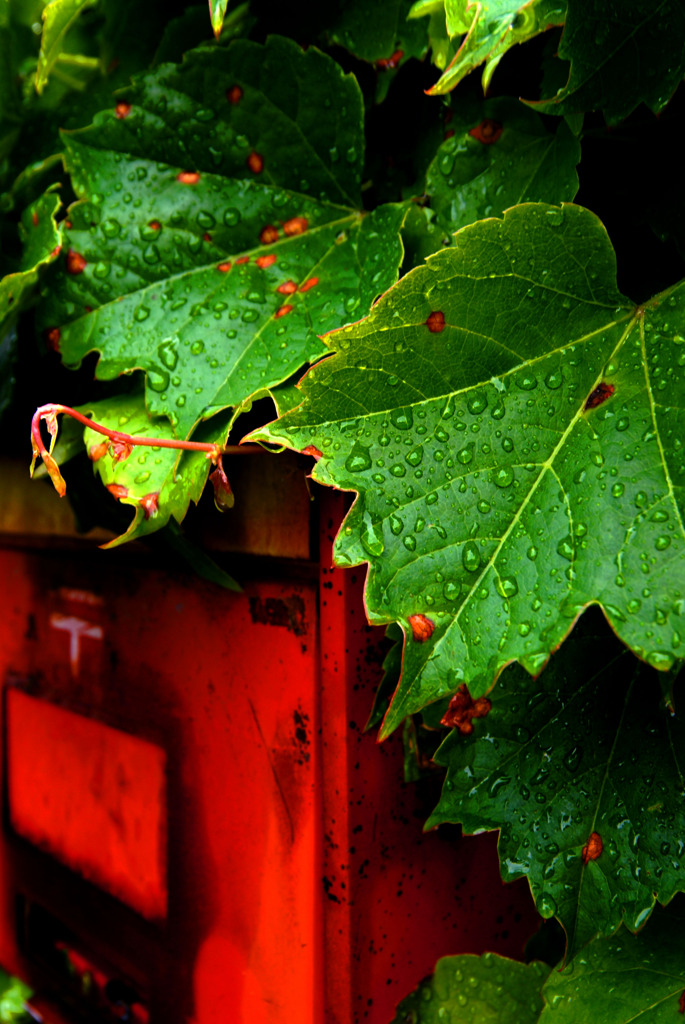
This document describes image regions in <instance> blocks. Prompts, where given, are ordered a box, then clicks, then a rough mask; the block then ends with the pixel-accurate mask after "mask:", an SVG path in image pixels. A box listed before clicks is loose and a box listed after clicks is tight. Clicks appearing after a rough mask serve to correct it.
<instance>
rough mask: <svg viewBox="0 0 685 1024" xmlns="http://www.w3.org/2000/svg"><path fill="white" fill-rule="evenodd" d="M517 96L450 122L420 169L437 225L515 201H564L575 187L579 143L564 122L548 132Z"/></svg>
mask: <svg viewBox="0 0 685 1024" xmlns="http://www.w3.org/2000/svg"><path fill="white" fill-rule="evenodd" d="M531 114H532V111H530V110H529V109H528V108H526V107H524V106H523V104H521V103H519V102H517V101H516V100H512V99H508V98H502V99H496V100H488V101H486V102H485V103H483V104H482V106H481V110H480V115H479V116H478V117H474V118H471V119H469V121H468V122H467V123H466V124H459V123H457V124H454V122H451V123H450V127H452V125H453V124H454V135H453V136H452V137H451V138H449V139H446V140H445V142H443V143H442V145H441V146H440V148H439V149H438V152H437V153H436V155H435V158H434V160H433V161H432V163H431V165H430V167H429V168H428V173H427V176H426V192H427V194H428V195H429V196H430V205H431V210H433V212H434V213H435V218H436V221H437V223H438V224H439V225H440V227H441V228H442V230H443V231H447V232H454V231H457V230H458V229H459V228H463V227H465V226H466V225H467V224H472V223H474V222H475V221H477V220H481V219H482V218H484V217H492V216H501V215H502V214H503V213H504V211H505V210H506V209H508V208H509V207H510V206H515V205H516V204H517V203H528V202H544V203H561V202H570V201H571V200H572V199H574V198H575V195H576V192H577V191H578V175H577V173H576V164H577V163H578V162H579V160H580V144H579V142H578V140H577V139H576V138H575V136H574V135H573V133H572V132H571V130H570V129H569V127H568V125H567V124H566V123H565V122H564V121H562V122H560V123H559V125H558V127H557V130H556V132H549V131H547V129H546V128H545V127H544V125H543V123H542V119H541V118H539V117H536V116H535V115H533V116H531Z"/></svg>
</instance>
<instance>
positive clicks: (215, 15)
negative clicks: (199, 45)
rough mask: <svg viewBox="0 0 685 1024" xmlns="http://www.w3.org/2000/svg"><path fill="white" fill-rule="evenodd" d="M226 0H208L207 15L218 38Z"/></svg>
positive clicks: (226, 5) (222, 22)
mask: <svg viewBox="0 0 685 1024" xmlns="http://www.w3.org/2000/svg"><path fill="white" fill-rule="evenodd" d="M227 7H228V0H209V16H210V18H211V21H212V31H213V32H214V35H215V36H216V38H217V39H218V38H219V36H220V35H221V29H222V28H223V24H224V17H225V15H226V8H227Z"/></svg>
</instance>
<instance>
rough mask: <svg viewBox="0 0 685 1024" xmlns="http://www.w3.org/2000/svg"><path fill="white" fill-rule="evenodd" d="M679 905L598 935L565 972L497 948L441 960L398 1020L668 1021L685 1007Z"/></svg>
mask: <svg viewBox="0 0 685 1024" xmlns="http://www.w3.org/2000/svg"><path fill="white" fill-rule="evenodd" d="M684 925H685V918H684V917H683V910H682V904H681V905H680V906H679V907H678V908H676V907H675V906H672V907H669V908H668V910H665V911H664V910H662V911H659V912H658V913H656V914H655V915H654V918H653V919H652V920H651V921H650V923H649V925H648V927H647V928H646V929H645V930H644V931H642V932H640V933H639V934H638V935H628V934H626V933H625V932H624V931H620V932H618V933H617V934H616V935H613V936H612V937H611V938H605V939H598V940H597V941H596V942H593V943H592V945H591V946H589V947H588V948H587V949H586V950H584V952H583V953H582V954H581V955H580V956H578V957H576V959H575V960H574V962H573V964H572V965H571V966H570V967H569V968H567V969H566V970H564V971H550V970H549V968H548V967H547V966H546V965H545V964H541V963H531V964H522V963H518V962H517V961H516V960H508V959H506V958H505V957H500V956H497V955H495V954H493V953H484V954H483V956H481V957H475V956H471V955H468V954H466V955H462V956H449V957H443V958H442V959H441V960H438V963H437V965H436V969H435V974H434V975H433V976H432V977H431V978H427V979H426V980H425V981H423V982H421V984H420V986H419V987H418V988H417V989H416V991H415V992H413V993H412V994H411V995H410V996H408V997H407V998H406V999H404V1000H403V1001H402V1002H401V1003H400V1005H399V1006H398V1007H397V1014H396V1016H395V1018H394V1020H393V1024H434V1022H435V1024H443V1022H444V1021H449V1022H450V1024H588V1022H590V1021H591V1022H592V1024H667V1022H669V1021H671V1022H676V1021H678V1020H679V1019H680V1017H679V1014H681V1013H683V1008H684V1007H685V958H684V957H683V926H684ZM543 1000H544V1004H543Z"/></svg>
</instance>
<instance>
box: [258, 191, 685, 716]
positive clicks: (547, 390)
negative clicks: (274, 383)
mask: <svg viewBox="0 0 685 1024" xmlns="http://www.w3.org/2000/svg"><path fill="white" fill-rule="evenodd" d="M683 303H685V295H684V294H683V288H682V286H679V287H677V288H675V289H673V290H672V291H671V292H669V293H666V294H663V295H661V296H658V297H657V298H656V299H654V300H653V301H652V302H651V303H649V304H648V305H647V306H645V307H640V308H637V309H636V308H635V307H634V306H633V305H632V304H631V303H629V302H628V301H627V300H626V299H624V298H623V297H622V296H621V295H620V294H619V293H618V291H617V290H616V285H615V257H614V253H613V250H612V248H611V245H610V243H609V241H608V238H607V236H606V233H605V231H604V228H603V226H602V225H601V223H600V222H599V221H598V220H597V219H596V218H595V217H594V216H593V215H592V214H591V213H589V212H588V211H586V210H583V209H582V208H580V207H574V206H566V207H565V208H563V209H560V208H554V207H546V206H544V205H542V204H539V205H538V204H528V205H524V206H520V207H515V208H513V209H512V210H510V211H508V212H507V214H506V215H505V217H504V219H503V220H494V219H493V220H486V221H481V222H479V223H477V224H474V225H472V226H470V227H467V228H464V229H463V230H462V231H461V232H460V233H459V234H458V235H457V236H456V242H455V246H454V248H450V249H447V250H443V251H442V252H440V253H437V254H436V255H434V256H432V257H430V259H429V260H428V262H427V265H426V266H425V267H420V268H417V269H416V270H413V271H412V272H411V273H410V274H408V275H407V276H406V277H404V278H403V279H402V281H401V282H400V283H399V284H398V285H397V286H396V287H395V288H393V289H391V290H390V291H389V292H388V293H387V294H386V295H385V296H383V298H382V299H381V300H380V302H379V303H378V304H377V305H376V306H375V307H374V309H373V311H372V313H371V315H370V316H369V317H368V318H367V319H366V320H363V321H361V322H360V323H359V324H357V325H355V326H353V327H347V328H344V329H343V330H341V331H340V332H337V333H335V334H333V335H331V337H330V339H329V341H330V344H331V347H332V348H334V349H335V351H336V355H335V356H334V358H332V359H328V360H324V361H323V362H322V363H320V364H319V365H318V366H316V367H314V368H313V369H312V370H311V371H310V372H309V374H308V375H307V377H306V378H305V380H304V382H303V383H302V385H301V387H302V389H303V399H304V401H303V404H302V405H301V406H300V407H299V408H297V409H295V410H293V411H292V412H290V413H289V414H288V415H286V416H285V417H283V419H282V420H281V421H279V422H277V423H274V424H272V425H270V426H269V427H268V428H265V429H264V430H262V431H260V432H258V434H257V436H259V437H261V438H263V439H265V440H270V441H272V442H277V443H283V444H287V445H288V446H290V447H293V448H296V449H299V450H302V449H304V448H306V447H307V446H309V445H314V446H315V447H316V448H317V449H318V450H319V451H321V452H322V455H323V457H322V458H321V459H320V460H319V461H318V463H317V466H316V469H315V471H314V477H315V479H317V480H319V481H321V482H322V483H324V484H332V485H335V486H337V487H340V488H342V489H345V490H356V491H358V492H359V497H358V498H357V500H356V502H355V504H354V506H353V508H352V510H351V512H350V513H349V515H348V517H347V519H346V521H345V523H344V525H343V528H342V529H341V531H340V533H339V535H338V538H337V542H336V558H337V560H338V562H339V564H341V565H357V564H361V563H362V562H365V561H366V562H369V563H370V566H371V569H370V572H369V576H368V579H367V585H366V604H367V611H368V614H369V617H370V618H371V620H372V621H373V622H378V623H381V622H389V621H391V620H393V619H395V620H398V621H400V622H402V625H403V628H404V631H405V635H406V636H407V638H408V639H407V641H406V643H405V651H404V661H403V675H402V680H401V682H400V686H399V689H398V692H397V694H396V696H395V699H394V701H393V703H392V705H391V707H390V710H389V712H388V715H387V716H386V720H385V723H384V728H383V734H387V733H388V732H389V731H390V730H391V729H392V728H394V727H396V726H397V725H398V724H399V722H400V721H401V720H402V719H403V718H404V717H405V715H407V714H409V713H412V712H414V711H416V710H419V709H420V708H422V707H423V706H425V705H426V704H429V703H431V702H432V701H435V700H437V699H439V698H440V697H442V696H444V695H446V694H447V693H450V692H453V691H454V690H455V689H456V688H457V687H458V686H459V684H460V683H462V682H464V681H466V682H467V683H468V685H469V688H470V690H471V693H472V695H473V696H474V697H477V696H479V695H481V694H483V693H485V692H486V691H487V690H488V689H489V688H490V687H491V686H492V684H493V682H494V680H495V679H496V678H497V676H498V675H499V673H500V672H501V670H502V669H503V668H504V667H505V665H507V664H508V663H509V662H510V661H514V660H517V661H520V662H521V663H522V664H523V665H524V667H525V668H527V670H528V671H529V672H531V673H533V674H537V673H539V672H540V671H541V670H542V668H543V667H544V665H545V663H546V661H547V659H548V657H549V654H550V652H551V651H552V650H554V649H555V648H556V647H557V646H558V644H559V643H560V642H561V641H562V639H563V638H564V637H565V635H566V634H567V633H568V631H569V630H570V628H571V626H572V623H573V621H574V620H575V618H576V617H577V616H578V614H579V612H580V611H581V610H582V609H583V608H584V607H585V606H586V605H588V604H591V603H599V604H601V605H602V607H603V609H604V612H605V614H606V616H607V618H608V619H609V621H610V623H611V624H612V626H613V628H614V630H615V631H616V632H617V634H618V635H619V636H620V637H621V639H622V640H623V641H624V642H625V643H627V644H628V645H629V646H630V647H631V648H632V649H633V651H634V652H635V653H637V654H638V655H639V656H640V657H643V658H646V659H647V660H649V661H650V662H651V663H652V664H653V665H654V666H655V667H657V668H660V669H667V668H669V667H670V666H671V664H672V663H673V660H674V658H675V657H676V656H678V655H679V653H680V650H681V644H682V637H683V633H682V611H683V610H684V607H685V606H684V605H683V598H684V596H685V586H684V585H683V577H684V573H685V565H684V563H685V557H684V556H685V546H684V540H683V527H682V502H683V482H684V480H685V468H684V467H683V447H682V432H683V431H682V412H681V411H680V408H679V396H680V395H681V394H682V374H683V370H682V366H683V364H684V363H685V358H684V356H683V352H684V350H683V338H684V337H685V319H684V313H683V309H684V307H683ZM637 609H640V614H639V615H637V614H636V611H637Z"/></svg>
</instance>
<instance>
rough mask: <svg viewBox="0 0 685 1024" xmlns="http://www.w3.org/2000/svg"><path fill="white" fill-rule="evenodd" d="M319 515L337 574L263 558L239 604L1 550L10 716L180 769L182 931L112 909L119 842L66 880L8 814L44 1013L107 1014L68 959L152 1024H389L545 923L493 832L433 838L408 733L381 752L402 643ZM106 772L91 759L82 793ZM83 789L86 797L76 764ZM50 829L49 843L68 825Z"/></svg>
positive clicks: (172, 807) (5, 899)
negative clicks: (391, 648)
mask: <svg viewBox="0 0 685 1024" xmlns="http://www.w3.org/2000/svg"><path fill="white" fill-rule="evenodd" d="M322 504H323V508H324V513H323V518H322V537H323V541H322V553H321V558H320V560H318V561H316V560H314V561H309V562H306V561H304V560H300V561H294V562H291V563H289V566H285V567H284V564H283V563H278V562H275V561H273V562H265V561H264V560H262V561H257V562H254V563H249V562H246V563H245V565H244V567H243V569H244V571H243V574H242V579H243V580H246V583H245V592H244V593H243V594H231V593H228V592H225V591H221V590H219V589H218V588H216V587H214V586H212V585H210V584H206V583H203V582H202V581H199V580H197V579H195V578H191V577H187V576H186V577H178V576H176V575H174V574H173V573H169V572H164V571H161V570H159V569H155V568H151V567H150V566H145V565H141V566H137V565H136V564H135V563H134V561H133V560H132V559H131V558H130V557H127V556H126V555H123V556H117V555H116V554H115V553H110V552H108V553H102V552H90V553H83V554H74V553H73V552H70V553H66V552H60V551H58V550H55V551H52V552H45V551H43V552H35V551H30V550H13V551H12V550H0V578H2V579H3V582H4V586H3V588H2V590H1V591H0V679H1V680H2V681H3V683H4V686H5V688H6V690H9V691H11V692H12V693H13V694H15V696H14V697H10V698H9V699H10V705H12V702H13V701H14V706H15V707H16V706H20V705H22V703H23V706H24V708H25V709H27V708H29V707H30V706H31V701H32V700H33V699H40V701H41V707H42V706H43V702H49V705H50V706H51V707H57V708H59V709H61V710H62V712H63V713H64V714H68V715H78V716H79V720H81V719H84V720H85V721H86V722H88V723H91V725H90V726H87V725H84V726H83V728H84V729H85V731H86V732H88V731H89V729H90V731H91V734H92V735H95V734H97V733H98V732H100V735H103V733H102V732H101V731H100V730H101V728H102V726H104V727H106V729H111V730H116V731H117V734H120V733H123V734H126V735H127V736H132V737H137V738H138V739H139V740H140V741H141V742H142V743H143V744H148V745H149V746H150V747H151V748H153V749H155V750H160V751H163V752H164V756H165V758H166V766H167V767H166V793H167V796H166V814H167V827H168V847H167V884H168V912H167V915H166V918H165V919H164V920H157V921H154V922H153V921H149V920H146V919H145V917H144V916H143V915H142V914H140V913H137V912H136V911H135V910H133V909H132V907H131V906H128V905H126V903H125V902H123V901H122V900H121V899H116V898H114V896H113V895H112V890H113V888H114V891H115V892H116V887H113V886H112V885H111V884H110V883H109V882H108V880H107V879H106V878H104V877H103V878H101V879H100V883H101V884H100V885H96V884H94V881H95V880H96V879H95V875H94V873H93V872H92V871H90V872H89V869H88V867H87V865H88V864H89V863H90V864H91V865H92V864H95V863H97V864H102V862H103V855H104V851H103V849H102V848H101V847H102V846H103V845H106V846H109V845H110V843H111V842H113V841H114V838H113V837H114V835H115V834H116V830H114V831H112V830H111V829H110V828H109V826H107V827H106V828H105V827H103V829H102V831H101V833H100V835H99V836H97V837H93V836H90V837H87V836H86V832H85V830H84V834H83V835H82V836H81V837H80V839H79V842H81V843H82V847H81V848H80V853H79V857H73V856H71V855H69V856H62V860H65V861H68V863H69V864H70V865H71V869H70V868H68V867H66V866H65V864H64V863H61V862H60V860H58V859H57V858H56V857H55V856H52V855H50V853H49V852H47V851H46V850H45V849H40V848H39V846H38V845H37V844H36V843H35V842H34V843H32V842H28V841H27V840H26V838H25V837H26V836H33V838H39V837H38V835H37V833H35V834H34V833H32V832H31V828H37V827H38V825H39V823H40V821H41V815H40V814H38V813H36V815H35V819H34V820H33V821H31V800H30V795H29V794H28V793H27V792H24V793H23V794H22V798H21V801H20V803H21V807H22V824H19V819H18V818H17V817H16V807H17V806H18V805H17V801H16V799H15V798H14V797H13V798H12V803H13V805H14V807H15V822H16V824H17V825H19V827H18V828H17V829H14V830H13V829H11V828H10V827H8V826H6V827H5V830H4V833H3V836H2V839H1V841H0V963H2V964H3V965H4V966H5V967H7V968H9V969H10V970H13V971H15V972H17V973H19V974H21V975H22V976H23V977H25V978H27V980H29V982H30V983H32V984H34V985H35V986H36V987H37V989H38V990H39V993H40V999H41V1000H42V1002H41V1006H42V1007H43V1008H45V1007H48V1008H49V1007H50V1006H51V1005H53V1004H54V1005H57V1004H58V1003H59V1001H60V1000H61V1001H62V1004H63V1006H65V1007H66V1009H63V1010H62V1011H61V1012H62V1014H63V1016H62V1017H60V1018H59V1019H60V1020H67V1021H68V1020H71V1019H72V1017H71V1014H72V1012H73V1011H72V1009H70V1007H74V1006H76V1005H78V1006H80V1007H81V1009H83V1008H84V1007H86V1008H88V1007H90V1009H91V1011H92V1015H93V1019H97V1020H98V1021H108V1020H109V1019H110V1018H109V1017H107V1016H106V1013H105V1011H103V1010H102V1007H101V1006H99V1007H98V1009H97V1013H96V1012H95V1011H94V1010H93V1006H94V1004H92V1003H91V1004H88V1002H87V998H86V997H85V996H83V993H82V992H81V990H80V989H79V988H78V984H77V983H76V982H75V981H74V972H73V971H72V974H71V980H70V981H69V982H67V981H65V977H66V976H65V974H64V971H61V966H63V965H64V962H65V959H64V958H65V957H67V956H68V957H71V962H72V963H79V964H82V965H83V964H90V965H92V968H90V970H91V973H92V971H96V972H97V974H98V978H100V980H101V984H100V983H99V989H98V991H99V992H100V993H101V995H100V996H99V997H98V998H105V996H106V994H107V992H108V991H110V987H111V986H110V982H111V983H112V984H113V985H115V988H116V985H118V986H119V989H117V991H119V990H120V989H121V986H122V985H124V987H125V986H128V987H129V989H130V990H131V991H134V994H135V998H136V999H137V1004H136V1005H137V1006H138V1010H137V1011H136V1012H138V1013H139V1015H142V1016H140V1019H144V1015H148V1016H149V1021H150V1024H185V1022H193V1024H216V1022H218V1021H223V1020H230V1021H232V1022H235V1024H292V1022H293V1021H297V1022H298V1024H324V1022H325V1024H356V1022H359V1024H361V1022H362V1021H364V1022H369V1024H387V1022H388V1021H389V1020H390V1019H391V1018H392V1014H393V1010H394V1006H395V1005H396V1003H397V1001H398V1000H399V999H400V998H402V997H403V996H404V995H405V994H406V993H407V992H408V991H409V990H410V989H411V988H412V987H413V986H414V985H415V984H416V983H417V982H418V981H419V980H420V979H421V978H422V977H423V976H424V975H426V974H427V973H429V972H430V970H431V969H432V967H433V965H434V963H435V960H436V959H437V958H438V957H439V956H442V955H445V954H448V953H456V952H466V951H469V952H480V951H482V950H484V949H493V950H497V951H499V952H503V953H508V954H511V955H515V956H518V955H520V954H521V952H522V946H523V942H524V940H525V938H527V936H528V935H529V934H530V933H531V931H533V929H534V928H535V922H536V921H537V918H536V916H535V913H534V908H533V905H532V901H531V900H530V897H529V895H528V892H527V889H526V888H525V887H524V886H522V885H519V884H516V885H514V886H508V887H504V886H502V885H501V883H500V881H499V875H498V871H497V865H496V850H495V843H494V839H493V837H492V836H480V837H477V838H475V839H469V840H461V839H460V838H459V836H458V834H457V831H456V830H454V829H452V830H444V829H440V830H438V831H436V832H432V833H429V834H423V832H422V823H423V821H424V820H425V818H426V816H427V814H428V812H429V811H430V809H431V801H435V799H437V792H436V789H435V786H436V783H435V782H433V781H432V780H428V782H427V783H424V782H421V783H418V784H411V785H405V784H404V783H403V781H402V750H401V743H400V741H399V738H398V737H392V738H391V739H390V740H389V741H388V742H387V743H385V744H383V745H382V746H378V745H377V744H376V742H375V739H374V737H373V735H370V734H364V733H363V723H364V721H365V719H366V717H367V715H368V712H369V708H370V704H371V699H372V694H373V688H374V686H375V685H376V684H377V683H378V681H379V678H380V662H381V660H382V657H383V655H384V652H385V650H386V645H385V641H384V639H383V631H382V630H380V629H371V628H370V627H369V626H368V625H367V623H366V619H365V616H364V611H363V603H362V584H363V572H362V571H361V570H352V571H349V570H348V571H344V572H343V571H342V570H334V569H331V568H330V540H331V537H332V533H333V532H334V529H335V527H336V526H337V524H338V522H339V521H340V518H341V516H342V510H343V504H342V498H341V496H340V495H335V494H332V493H331V494H327V495H326V496H325V497H324V498H323V501H322ZM302 528H303V529H305V530H306V529H308V525H307V523H306V522H304V523H303V527H302ZM65 623H66V624H67V625H68V628H67V625H65ZM78 623H81V624H80V625H79V624H78ZM18 694H28V695H29V696H28V697H23V696H17V695H18ZM17 702H18V703H17ZM12 714H14V711H13V712H12ZM53 721H54V720H53ZM69 721H72V719H69ZM5 726H6V723H5ZM37 729H38V724H36V723H29V724H28V725H25V726H24V728H22V727H21V726H20V724H19V723H18V721H17V720H16V719H15V720H14V721H13V723H12V725H11V727H10V735H11V736H12V742H13V743H15V742H16V743H18V744H21V742H22V733H26V735H25V737H24V739H25V741H26V746H27V747H28V748H29V750H28V752H27V751H23V752H22V754H21V755H19V760H20V762H21V763H22V764H23V766H24V768H25V769H26V771H27V772H28V771H29V769H30V761H31V757H30V748H31V745H35V743H36V742H40V743H43V744H45V745H50V744H51V743H52V740H51V739H50V738H49V736H47V735H46V734H44V735H43V737H42V739H41V738H40V737H39V735H38V733H37V731H36V730H37ZM31 730H33V733H32V734H31V736H29V734H30V733H31ZM2 735H3V736H5V737H6V736H7V735H8V733H7V729H6V727H3V733H2ZM61 744H62V740H61V739H60V740H59V741H58V743H57V747H60V749H61V750H62V754H63V752H64V747H63V746H61ZM67 745H68V744H67ZM15 749H17V748H15ZM60 756H61V757H62V761H61V763H64V756H62V755H60ZM69 756H71V755H69ZM38 760H40V762H41V764H42V765H43V766H44V765H46V764H47V763H49V758H48V759H47V760H46V759H45V758H44V752H43V751H41V754H40V758H39V759H38ZM66 760H69V757H67V758H66ZM15 761H16V758H15V755H14V754H11V755H10V757H9V765H10V778H9V780H5V792H9V793H10V795H11V793H12V781H11V772H12V765H13V763H15ZM91 767H92V762H91V761H90V760H89V759H88V758H84V760H83V764H82V765H81V768H80V770H81V775H82V779H83V781H84V782H85V783H86V785H88V782H87V780H88V779H89V778H91V777H92V773H91ZM149 770H150V775H151V778H152V777H153V776H154V777H155V778H157V782H155V783H154V785H153V784H152V783H151V779H147V780H145V781H141V785H140V787H139V788H138V789H137V791H136V792H137V797H136V799H143V800H144V799H148V800H149V801H150V806H151V808H152V809H153V812H154V814H157V813H158V811H159V813H160V814H161V810H160V806H158V805H156V804H155V803H154V798H153V797H152V796H151V795H150V796H148V797H145V796H144V794H145V793H149V794H151V793H152V792H153V791H154V792H156V793H157V794H158V799H159V788H158V782H159V775H158V770H159V763H158V764H157V767H156V768H155V769H152V768H150V769H149ZM69 771H70V772H71V773H72V774H71V775H70V776H69V778H70V779H73V780H74V782H75V781H76V780H77V777H78V771H79V768H78V765H77V758H76V755H74V757H72V760H71V767H70V769H69ZM141 771H142V772H143V773H145V769H141ZM25 778H26V779H28V778H29V775H26V776H25ZM64 778H65V776H63V775H61V776H56V778H55V786H54V788H53V790H50V780H49V773H48V772H47V770H44V769H41V772H40V780H41V781H40V786H37V787H36V793H37V794H38V793H39V792H44V793H45V794H47V796H48V797H49V799H54V798H56V795H57V794H58V793H59V792H60V786H63V785H64ZM15 782H16V779H15ZM26 784H28V783H26ZM51 793H52V795H50V794H51ZM91 799H95V797H94V796H92V794H91V796H89V797H88V800H91ZM109 799H110V797H107V798H106V799H104V801H101V802H100V803H98V802H97V800H96V805H97V807H98V811H97V813H104V814H106V813H107V812H108V809H109V810H111V804H110V803H109V802H108V801H109ZM162 803H163V801H162ZM6 810H7V809H6ZM6 818H7V815H6ZM42 827H43V830H44V833H45V834H49V836H50V837H53V838H54V835H55V826H54V822H51V824H50V826H49V827H46V826H45V821H44V820H43V826H42ZM18 833H22V835H20V834H18ZM43 845H45V843H43ZM52 849H53V852H55V851H54V847H52ZM84 854H87V855H88V856H89V857H90V861H89V860H88V856H86V857H85V860H84V859H83V857H82V855H84ZM110 855H111V851H108V852H107V857H109V856H110ZM107 857H105V858H104V859H105V860H106V859H107ZM80 858H81V859H80ZM73 869H76V870H73ZM87 875H90V879H91V880H90V881H88V880H87V878H86V877H84V876H87ZM110 881H111V880H110ZM108 889H109V891H107V890H108ZM119 895H120V896H122V897H123V898H124V899H125V898H126V897H125V894H124V892H123V891H119ZM132 902H133V901H132V900H131V899H130V898H129V903H132ZM83 970H84V971H85V972H86V974H87V973H88V969H87V968H86V967H84V968H83ZM76 974H77V981H78V977H80V975H78V972H76ZM115 983H116V984H115ZM108 986H110V987H108ZM112 991H114V989H112ZM102 993H104V996H103V995H102ZM49 1012H50V1011H49V1009H48V1014H49ZM112 1012H114V1011H112ZM103 1014H105V1015H104V1016H103ZM46 1019H48V1020H49V1016H48V1017H46ZM55 1019H56V1020H57V1018H55ZM115 1019H116V1017H115V1016H113V1017H112V1020H115Z"/></svg>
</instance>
